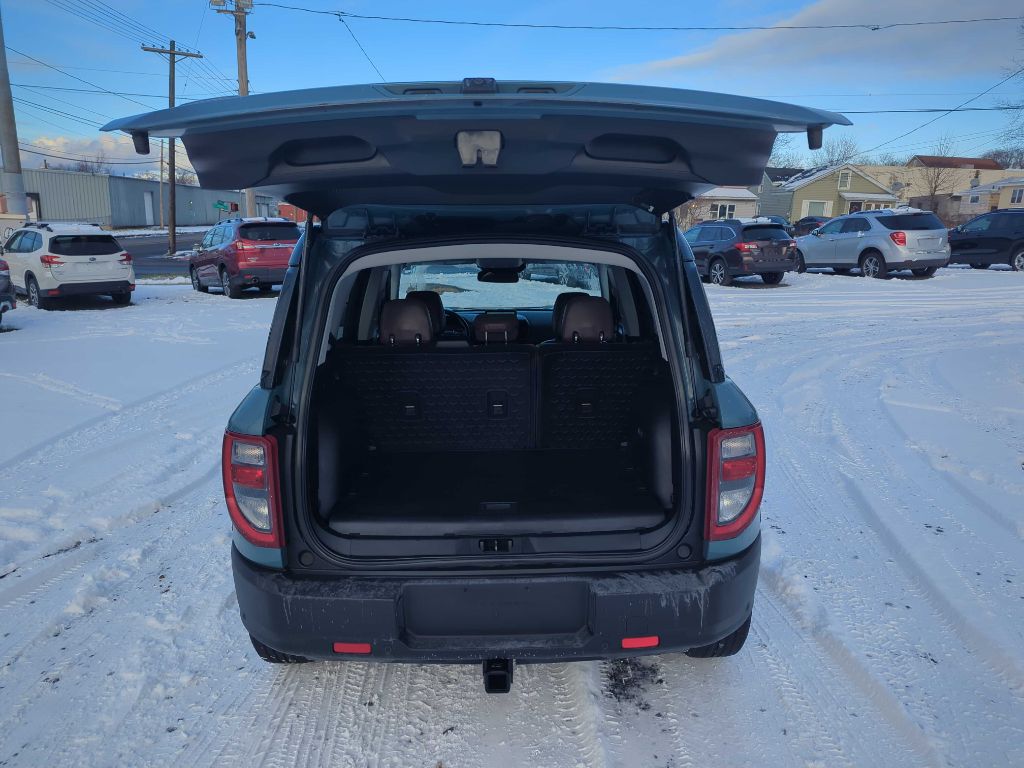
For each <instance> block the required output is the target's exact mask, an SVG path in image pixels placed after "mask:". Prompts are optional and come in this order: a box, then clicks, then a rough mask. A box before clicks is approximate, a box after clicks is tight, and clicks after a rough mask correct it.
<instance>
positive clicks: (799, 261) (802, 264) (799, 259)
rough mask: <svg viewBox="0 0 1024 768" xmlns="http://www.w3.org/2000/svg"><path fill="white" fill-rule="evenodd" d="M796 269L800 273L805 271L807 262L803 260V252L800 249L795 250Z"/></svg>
mask: <svg viewBox="0 0 1024 768" xmlns="http://www.w3.org/2000/svg"><path fill="white" fill-rule="evenodd" d="M796 271H797V272H799V273H800V274H803V273H804V272H806V271H807V262H806V261H804V254H803V252H802V251H797V252H796Z"/></svg>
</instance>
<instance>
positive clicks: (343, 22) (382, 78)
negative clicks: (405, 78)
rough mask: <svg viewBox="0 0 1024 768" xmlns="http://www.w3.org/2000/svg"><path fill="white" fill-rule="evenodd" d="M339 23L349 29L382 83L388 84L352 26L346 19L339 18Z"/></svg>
mask: <svg viewBox="0 0 1024 768" xmlns="http://www.w3.org/2000/svg"><path fill="white" fill-rule="evenodd" d="M338 21H340V22H341V23H342V24H344V25H345V29H347V30H348V33H349V34H350V35H352V39H353V40H355V41H356V45H358V46H359V50H360V51H362V52H363V56H365V57H366V60H367V61H368V62H370V66H371V67H373V71H374V72H376V73H377V77H379V78H380V79H381V82H384V83H386V82H387V80H385V79H384V75H382V74H381V73H380V69H378V68H377V65H376V64H374V63H373V59H371V58H370V54H368V53H367V52H366V49H365V48H363V44H362V43H360V42H359V38H358V37H356V33H355V32H353V31H352V27H350V26H349V24H348V22H347V21H345V19H343V18H341V17H338Z"/></svg>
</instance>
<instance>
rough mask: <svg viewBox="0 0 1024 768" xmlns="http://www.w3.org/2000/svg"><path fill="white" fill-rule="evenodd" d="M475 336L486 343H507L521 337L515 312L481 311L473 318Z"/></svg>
mask: <svg viewBox="0 0 1024 768" xmlns="http://www.w3.org/2000/svg"><path fill="white" fill-rule="evenodd" d="M473 338H474V339H476V340H477V341H482V342H483V343H484V344H487V343H490V344H507V343H509V342H512V341H515V340H516V339H517V338H519V317H518V316H517V315H516V313H515V312H481V313H480V314H479V315H477V316H476V317H475V318H473Z"/></svg>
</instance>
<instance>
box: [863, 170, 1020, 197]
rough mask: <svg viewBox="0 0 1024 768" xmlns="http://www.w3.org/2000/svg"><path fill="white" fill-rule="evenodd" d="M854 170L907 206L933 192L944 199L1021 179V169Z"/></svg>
mask: <svg viewBox="0 0 1024 768" xmlns="http://www.w3.org/2000/svg"><path fill="white" fill-rule="evenodd" d="M857 168H859V169H860V170H861V171H863V172H864V173H866V174H867V175H868V176H870V177H871V178H873V179H876V180H877V181H878V182H879V183H880V184H883V185H884V186H885V187H886V188H887V189H888V190H889V191H890V192H892V193H893V194H894V195H896V196H897V197H899V199H900V202H901V203H903V204H909V203H910V200H911V198H920V197H925V196H929V195H931V193H932V190H933V188H934V191H935V192H936V194H938V195H943V196H945V195H951V194H953V193H954V192H957V191H959V190H964V189H967V188H968V187H970V186H971V185H972V183H973V184H974V185H975V186H986V185H988V184H994V183H996V182H999V181H1002V180H1003V179H1011V178H1016V177H1019V176H1021V175H1024V171H1021V169H1020V168H1004V169H1002V170H988V169H981V168H936V167H929V166H920V165H917V166H907V165H857Z"/></svg>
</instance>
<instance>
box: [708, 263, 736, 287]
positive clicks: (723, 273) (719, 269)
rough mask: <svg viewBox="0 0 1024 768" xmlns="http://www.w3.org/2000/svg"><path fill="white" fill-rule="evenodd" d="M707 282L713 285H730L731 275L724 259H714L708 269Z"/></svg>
mask: <svg viewBox="0 0 1024 768" xmlns="http://www.w3.org/2000/svg"><path fill="white" fill-rule="evenodd" d="M708 282H709V283H713V284H714V285H732V275H730V274H729V267H728V265H726V263H725V259H714V260H712V262H711V265H710V266H709V267H708Z"/></svg>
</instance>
